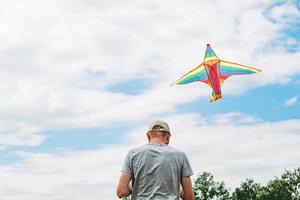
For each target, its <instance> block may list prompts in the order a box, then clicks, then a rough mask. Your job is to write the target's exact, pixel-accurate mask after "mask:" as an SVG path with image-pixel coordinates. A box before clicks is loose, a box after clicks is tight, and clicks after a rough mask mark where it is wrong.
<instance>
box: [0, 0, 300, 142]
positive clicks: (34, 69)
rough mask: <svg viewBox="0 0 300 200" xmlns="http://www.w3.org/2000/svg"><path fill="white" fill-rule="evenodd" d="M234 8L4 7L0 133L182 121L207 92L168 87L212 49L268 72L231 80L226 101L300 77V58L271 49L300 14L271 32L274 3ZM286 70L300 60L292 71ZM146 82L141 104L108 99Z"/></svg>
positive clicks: (278, 21)
mask: <svg viewBox="0 0 300 200" xmlns="http://www.w3.org/2000/svg"><path fill="white" fill-rule="evenodd" d="M231 3H233V2H231ZM231 3H228V2H226V3H224V2H222V1H221V2H215V3H212V2H211V1H201V2H197V1H193V2H184V1H175V2H172V3H169V2H151V3H149V2H147V1H131V3H125V2H122V1H110V2H106V3H104V2H95V1H79V0H78V1H72V3H70V2H67V1H36V0H31V1H18V3H16V2H9V1H5V2H1V4H2V5H1V6H0V9H1V12H0V13H1V14H0V19H1V20H0V26H1V28H0V30H1V31H0V41H1V43H2V45H1V48H0V52H1V54H0V56H1V62H0V65H1V69H0V81H1V84H0V94H1V96H3V97H5V98H1V99H0V106H1V113H0V120H5V121H6V122H7V124H11V127H5V128H4V127H0V129H3V130H7V129H9V130H15V131H14V132H10V134H14V133H16V134H18V133H19V132H22V133H26V134H32V133H34V132H36V131H28V129H26V128H19V126H17V125H16V124H18V123H22V124H23V125H24V126H26V127H32V128H33V130H40V131H42V130H44V129H46V128H52V127H56V128H57V127H86V126H103V125H107V124H110V123H114V122H117V121H135V120H137V119H141V120H143V119H146V118H147V117H149V116H151V115H154V114H157V113H164V112H169V111H173V110H174V109H175V108H176V105H178V104H181V103H186V102H189V101H192V100H195V99H196V98H199V97H204V98H205V101H206V99H208V98H209V96H210V91H209V90H210V89H209V88H208V87H207V86H206V85H201V84H197V83H195V84H190V85H188V86H178V87H172V88H169V87H167V86H168V85H169V84H170V83H171V82H172V81H174V80H175V79H177V78H178V77H179V76H180V75H181V74H182V73H185V72H186V71H188V70H190V69H191V68H193V67H194V66H196V65H198V64H199V63H200V62H201V61H202V58H203V54H204V48H205V44H206V43H208V42H210V43H212V45H213V47H215V51H216V53H217V54H218V56H219V57H220V58H223V59H226V60H232V61H238V62H240V63H243V64H247V65H250V66H253V67H258V68H261V69H263V72H262V73H259V74H256V75H252V76H247V77H233V78H230V79H229V80H228V81H226V84H224V88H223V89H224V95H236V94H240V93H241V92H243V91H245V90H246V89H247V88H251V87H258V86H260V85H266V84H271V83H278V82H280V81H282V80H289V79H290V78H291V77H292V76H294V75H295V74H298V73H299V72H300V67H299V66H300V64H299V59H298V58H299V56H300V55H299V52H294V53H289V52H287V51H286V50H284V49H282V47H283V46H284V45H283V44H282V45H279V46H276V47H275V48H265V46H267V47H268V44H269V42H270V41H272V40H273V39H274V38H275V39H276V38H278V35H279V34H280V30H281V29H282V28H283V27H284V25H283V24H284V23H285V20H283V19H282V18H281V17H278V16H287V15H288V16H289V19H290V18H293V17H294V18H297V17H298V15H299V13H298V12H297V10H295V8H293V9H292V10H293V12H289V10H287V8H292V5H290V4H284V5H281V6H277V7H274V8H272V9H274V11H273V10H271V11H270V13H271V16H272V17H273V18H272V19H273V21H272V22H271V21H270V20H269V19H268V18H267V16H265V15H263V14H262V13H263V12H264V11H265V9H266V8H267V7H268V6H269V2H268V1H263V2H262V1H243V2H242V3H236V2H234V5H235V6H231ZM199 9H200V10H199ZM276 13H277V14H276ZM286 60H293V62H291V63H289V67H288V68H287V67H283V66H285V65H286ZM137 77H139V78H141V79H144V80H145V81H146V82H147V83H148V85H149V88H147V91H143V92H142V93H140V94H137V95H134V96H131V95H125V94H116V93H112V92H110V91H108V90H106V88H107V86H109V85H113V84H115V83H122V82H124V81H127V80H132V79H136V78H137ZM237 83H238V84H237ZM167 97H168V98H167ZM145 105H146V106H145ZM120 113H122V114H121V115H120ZM6 132H7V131H6ZM35 141H36V140H35ZM40 141H42V140H40ZM28 142H29V143H30V144H33V143H34V144H39V143H38V142H30V141H29V140H28ZM3 143H5V142H3ZM29 143H28V144H29ZM22 144H23V145H26V142H25V143H24V142H22ZM7 145H12V143H7Z"/></svg>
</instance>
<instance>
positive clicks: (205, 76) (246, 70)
mask: <svg viewBox="0 0 300 200" xmlns="http://www.w3.org/2000/svg"><path fill="white" fill-rule="evenodd" d="M260 71H261V70H259V69H256V68H252V67H248V66H246V65H241V64H238V63H234V62H229V61H225V60H220V59H218V57H217V55H216V54H215V52H214V51H213V50H212V48H211V46H210V45H209V44H208V45H207V48H206V51H205V56H204V62H203V63H201V64H200V65H198V66H197V67H195V68H194V69H193V70H191V71H189V72H188V73H186V74H184V75H183V76H182V77H180V78H179V79H178V80H176V81H175V82H174V83H172V85H182V84H187V83H192V82H196V81H200V82H204V83H206V84H207V85H209V86H210V87H212V89H213V93H212V96H211V98H210V102H214V101H216V100H218V99H221V98H222V94H221V85H222V84H223V83H224V81H225V80H226V79H227V78H228V77H230V76H232V75H246V74H254V73H257V72H260Z"/></svg>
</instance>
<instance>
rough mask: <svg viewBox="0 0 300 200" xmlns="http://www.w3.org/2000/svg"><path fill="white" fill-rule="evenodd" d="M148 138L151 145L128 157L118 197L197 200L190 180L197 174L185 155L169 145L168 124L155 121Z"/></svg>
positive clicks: (151, 199) (138, 199) (132, 152)
mask: <svg viewBox="0 0 300 200" xmlns="http://www.w3.org/2000/svg"><path fill="white" fill-rule="evenodd" d="M147 137H148V142H149V143H148V144H146V145H143V146H141V147H139V148H135V149H132V150H130V151H129V153H128V154H127V156H126V159H125V162H124V166H123V169H122V173H121V177H120V180H119V184H118V187H117V196H118V197H119V198H123V197H127V196H129V195H131V199H132V200H179V197H180V196H181V197H182V199H183V200H194V192H193V189H192V182H191V178H190V176H191V175H193V171H192V169H191V166H190V164H189V161H188V158H187V157H186V155H185V153H183V152H181V151H179V150H177V149H175V148H172V147H170V146H169V145H168V144H169V140H170V137H171V133H170V128H169V126H168V124H167V123H166V122H165V121H162V120H156V121H153V122H152V123H151V124H150V126H149V129H148V132H147ZM130 182H131V183H130ZM181 187H182V191H181Z"/></svg>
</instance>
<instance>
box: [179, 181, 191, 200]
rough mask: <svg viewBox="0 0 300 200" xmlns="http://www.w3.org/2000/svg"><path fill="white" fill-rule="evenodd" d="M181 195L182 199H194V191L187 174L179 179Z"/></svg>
mask: <svg viewBox="0 0 300 200" xmlns="http://www.w3.org/2000/svg"><path fill="white" fill-rule="evenodd" d="M181 185H182V190H183V195H182V199H183V200H194V191H193V186H192V181H191V178H190V177H189V176H183V177H182V180H181Z"/></svg>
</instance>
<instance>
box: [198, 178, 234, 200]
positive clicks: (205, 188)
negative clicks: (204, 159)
mask: <svg viewBox="0 0 300 200" xmlns="http://www.w3.org/2000/svg"><path fill="white" fill-rule="evenodd" d="M193 189H194V194H195V200H215V199H218V200H229V199H230V196H229V192H228V190H227V189H226V188H225V183H224V182H223V181H222V182H216V181H214V177H213V175H212V174H211V173H209V172H203V173H202V174H200V175H198V177H197V179H196V180H195V184H194V186H193Z"/></svg>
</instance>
